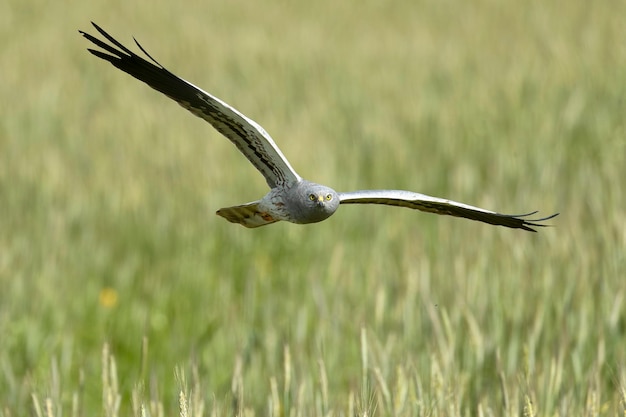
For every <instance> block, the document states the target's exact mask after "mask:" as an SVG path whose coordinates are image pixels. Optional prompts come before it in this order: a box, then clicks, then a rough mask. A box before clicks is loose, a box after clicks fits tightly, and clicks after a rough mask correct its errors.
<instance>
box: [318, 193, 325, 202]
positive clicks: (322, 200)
mask: <svg viewBox="0 0 626 417" xmlns="http://www.w3.org/2000/svg"><path fill="white" fill-rule="evenodd" d="M317 202H318V203H323V202H324V196H323V195H321V194H320V195H318V196H317Z"/></svg>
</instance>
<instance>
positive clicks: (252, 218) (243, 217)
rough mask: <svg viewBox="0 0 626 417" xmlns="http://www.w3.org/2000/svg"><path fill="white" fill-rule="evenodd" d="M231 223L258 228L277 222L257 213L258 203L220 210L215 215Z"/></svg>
mask: <svg viewBox="0 0 626 417" xmlns="http://www.w3.org/2000/svg"><path fill="white" fill-rule="evenodd" d="M216 214H217V215H218V216H222V217H223V218H225V219H226V220H228V221H229V222H231V223H239V224H242V225H243V226H246V227H250V228H253V227H260V226H265V225H266V224H271V223H275V222H277V221H278V220H276V219H273V218H272V216H270V215H269V214H268V213H262V212H260V211H259V201H253V202H252V203H247V204H242V205H240V206H233V207H226V208H221V209H219V210H218V211H217V213H216Z"/></svg>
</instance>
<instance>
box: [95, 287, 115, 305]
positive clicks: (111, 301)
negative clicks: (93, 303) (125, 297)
mask: <svg viewBox="0 0 626 417" xmlns="http://www.w3.org/2000/svg"><path fill="white" fill-rule="evenodd" d="M98 299H99V301H100V305H101V306H102V307H105V308H112V307H115V305H116V304H117V291H116V290H115V288H111V287H104V288H102V289H101V290H100V296H99V297H98Z"/></svg>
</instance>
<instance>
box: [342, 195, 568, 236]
mask: <svg viewBox="0 0 626 417" xmlns="http://www.w3.org/2000/svg"><path fill="white" fill-rule="evenodd" d="M339 199H340V201H341V204H384V205H387V206H398V207H406V208H410V209H417V210H421V211H427V212H430V213H436V214H447V215H449V216H456V217H464V218H466V219H471V220H478V221H480V222H484V223H489V224H495V225H497V226H506V227H510V228H512V229H524V230H528V231H529V232H536V230H535V229H532V228H531V226H532V227H544V226H546V225H545V224H539V223H538V222H543V221H546V220H549V219H551V218H553V217H556V216H558V214H559V213H556V214H553V215H551V216H548V217H543V218H540V219H528V216H532V215H533V214H536V213H537V212H536V211H533V212H532V213H527V214H519V215H508V214H500V213H496V212H493V211H489V210H485V209H481V208H478V207H474V206H470V205H467V204H463V203H457V202H456V201H451V200H445V199H443V198H437V197H431V196H428V195H424V194H419V193H412V192H410V191H401V190H365V191H354V192H350V193H339Z"/></svg>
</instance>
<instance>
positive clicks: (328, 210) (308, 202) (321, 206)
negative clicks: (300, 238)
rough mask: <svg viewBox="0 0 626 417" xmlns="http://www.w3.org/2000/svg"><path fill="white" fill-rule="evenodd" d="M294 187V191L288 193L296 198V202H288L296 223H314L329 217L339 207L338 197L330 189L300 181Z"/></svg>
mask: <svg viewBox="0 0 626 417" xmlns="http://www.w3.org/2000/svg"><path fill="white" fill-rule="evenodd" d="M295 187H297V191H296V190H292V191H296V192H293V193H289V194H290V195H291V196H297V201H293V200H292V201H290V204H289V205H290V207H291V208H292V209H293V210H295V212H294V213H292V214H295V216H292V217H295V218H297V219H298V220H299V221H298V223H316V222H319V221H322V220H324V219H327V218H328V217H330V216H331V215H332V214H333V213H334V212H335V211H336V210H337V208H338V207H339V195H338V194H337V192H336V191H335V190H333V189H332V188H329V187H326V186H324V185H320V184H315V183H312V182H308V181H301V182H300V183H298V184H297V185H296V186H295Z"/></svg>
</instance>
